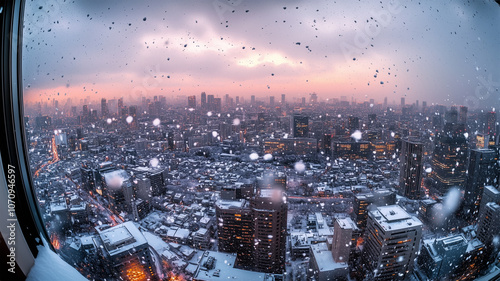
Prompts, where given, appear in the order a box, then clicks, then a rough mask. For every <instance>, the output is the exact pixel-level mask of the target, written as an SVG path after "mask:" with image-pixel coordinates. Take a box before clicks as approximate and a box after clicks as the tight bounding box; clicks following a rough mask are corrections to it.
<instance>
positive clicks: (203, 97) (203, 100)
mask: <svg viewBox="0 0 500 281" xmlns="http://www.w3.org/2000/svg"><path fill="white" fill-rule="evenodd" d="M201 109H207V94H206V93H205V92H201Z"/></svg>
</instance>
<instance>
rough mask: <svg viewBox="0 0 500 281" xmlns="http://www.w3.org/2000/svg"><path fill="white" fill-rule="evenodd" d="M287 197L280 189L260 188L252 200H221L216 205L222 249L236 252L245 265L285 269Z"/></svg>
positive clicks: (265, 269) (270, 270)
mask: <svg viewBox="0 0 500 281" xmlns="http://www.w3.org/2000/svg"><path fill="white" fill-rule="evenodd" d="M225 194H227V193H225ZM285 200H286V198H285V196H284V193H283V191H282V190H279V189H261V190H260V191H259V192H258V194H257V195H255V196H254V197H253V198H251V199H250V200H249V201H247V200H244V199H240V200H228V199H221V200H219V201H218V202H217V208H216V216H217V222H218V235H219V250H220V251H223V252H230V253H236V254H237V256H238V264H240V266H241V267H243V268H246V269H252V270H255V271H260V272H266V273H279V274H281V273H283V271H284V269H285V253H286V224H287V204H286V201H285Z"/></svg>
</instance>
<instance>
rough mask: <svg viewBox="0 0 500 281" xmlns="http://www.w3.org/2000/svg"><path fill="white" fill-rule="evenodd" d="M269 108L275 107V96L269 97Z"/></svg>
mask: <svg viewBox="0 0 500 281" xmlns="http://www.w3.org/2000/svg"><path fill="white" fill-rule="evenodd" d="M269 106H270V107H273V106H274V96H270V97H269Z"/></svg>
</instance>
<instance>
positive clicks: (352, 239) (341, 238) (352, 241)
mask: <svg viewBox="0 0 500 281" xmlns="http://www.w3.org/2000/svg"><path fill="white" fill-rule="evenodd" d="M358 237H359V229H358V227H357V226H356V224H355V223H354V222H353V221H352V219H350V218H338V219H336V220H335V223H334V225H333V242H332V255H333V259H334V260H335V262H345V263H347V262H349V257H350V254H351V251H352V250H353V249H354V248H355V247H356V241H357V238H358Z"/></svg>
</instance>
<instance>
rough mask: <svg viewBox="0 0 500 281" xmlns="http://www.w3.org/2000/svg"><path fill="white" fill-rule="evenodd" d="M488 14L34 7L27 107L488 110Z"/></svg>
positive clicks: (492, 67) (492, 19)
mask: <svg viewBox="0 0 500 281" xmlns="http://www.w3.org/2000/svg"><path fill="white" fill-rule="evenodd" d="M38 4H39V5H38ZM490 5H496V3H494V2H493V1H491V2H486V3H481V4H476V3H475V4H463V5H462V4H459V3H457V4H456V5H455V6H453V7H451V8H450V7H447V6H444V5H443V4H439V3H433V4H432V6H428V5H426V4H420V3H405V4H404V5H403V4H400V3H398V2H388V3H383V4H371V3H370V4H367V3H356V4H352V3H349V4H347V3H335V4H334V5H331V4H330V3H327V2H322V3H315V4H310V3H307V4H306V3H299V2H297V3H293V4H291V3H285V2H276V3H265V4H264V2H255V1H252V2H249V1H235V2H234V3H229V4H225V3H223V2H222V1H215V2H210V3H208V2H207V3H203V4H201V5H196V6H195V5H192V3H191V2H170V3H163V4H161V5H159V4H157V3H156V4H155V3H151V4H150V5H143V4H141V5H138V4H136V3H132V2H131V3H128V2H127V3H122V4H115V5H107V4H105V3H84V4H83V3H82V4H70V3H57V4H56V5H52V6H47V5H44V3H42V2H40V3H34V4H30V5H27V7H26V10H27V13H26V17H25V20H26V23H25V32H24V33H25V36H24V42H23V44H24V48H23V60H24V61H23V72H24V92H25V100H26V101H27V102H34V101H39V100H40V99H43V100H48V99H53V98H65V97H72V98H79V97H82V96H87V95H91V96H93V97H95V96H98V97H105V98H108V99H110V98H113V97H116V98H118V97H121V96H124V97H125V99H126V100H133V99H135V98H136V97H137V96H139V95H144V96H151V97H152V96H154V95H166V96H169V97H171V96H177V95H182V96H189V95H199V93H201V92H203V91H204V92H207V93H208V94H214V95H216V96H217V95H218V96H224V95H226V94H229V95H231V96H245V97H248V98H249V97H250V95H256V96H257V98H265V97H269V96H275V97H277V98H279V96H280V95H281V94H286V95H287V96H288V97H289V100H292V99H293V98H301V97H304V96H305V97H306V98H307V97H308V96H309V94H311V93H316V94H317V95H318V97H319V99H320V100H326V99H331V98H340V97H341V96H346V97H347V98H348V100H351V99H356V100H357V101H364V100H368V99H370V98H374V99H375V100H379V101H380V100H382V99H383V98H384V97H386V96H387V97H388V101H389V103H392V102H393V101H398V100H399V99H400V98H401V97H404V98H406V100H407V103H411V102H413V101H415V100H427V101H428V102H429V104H432V103H439V104H445V105H450V104H465V105H469V106H471V105H474V103H475V102H476V101H479V105H482V106H488V107H490V106H491V107H495V105H496V104H497V103H498V101H497V99H496V98H494V97H493V96H492V93H493V92H495V91H498V85H497V84H498V83H497V81H499V80H500V78H499V77H498V73H499V72H498V70H499V67H498V65H500V63H499V61H498V58H495V57H491V54H494V53H495V46H498V43H499V42H498V40H499V39H498V38H499V37H498V36H496V35H497V34H496V33H497V31H496V30H495V28H493V27H494V26H495V23H498V22H499V21H500V16H498V14H496V13H494V9H490V8H491V7H490ZM179 11H180V12H179ZM233 11H234V12H233ZM415 11H422V13H416V12H415ZM485 18H488V19H489V20H488V21H486V20H483V19H485ZM42 19H43V21H42ZM86 30H92V32H90V33H89V32H86ZM83 33H85V36H82V34H83ZM367 38H368V41H363V40H365V39H367ZM443 42H446V43H443ZM457 46H463V47H464V48H462V47H457ZM478 87H479V90H477V89H478ZM478 95H479V97H478ZM42 96H43V97H42ZM481 96H482V97H483V99H481V98H480V97H481Z"/></svg>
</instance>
